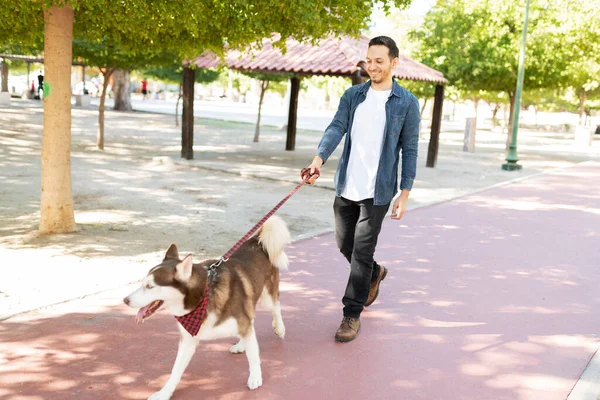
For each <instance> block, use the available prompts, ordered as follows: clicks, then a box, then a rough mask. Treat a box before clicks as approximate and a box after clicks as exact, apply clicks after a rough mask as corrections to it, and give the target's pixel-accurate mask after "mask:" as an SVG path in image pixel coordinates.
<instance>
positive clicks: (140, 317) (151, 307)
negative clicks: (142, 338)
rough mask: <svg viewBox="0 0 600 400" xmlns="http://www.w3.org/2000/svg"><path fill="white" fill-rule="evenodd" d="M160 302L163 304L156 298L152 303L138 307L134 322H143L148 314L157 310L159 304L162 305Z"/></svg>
mask: <svg viewBox="0 0 600 400" xmlns="http://www.w3.org/2000/svg"><path fill="white" fill-rule="evenodd" d="M162 304H163V301H162V300H156V301H153V302H152V303H150V304H148V305H147V306H144V307H142V308H140V309H139V311H138V313H137V315H136V316H135V322H136V323H138V324H139V323H140V322H144V319H146V318H148V317H149V316H151V315H152V314H154V313H155V312H156V310H158V309H159V308H160V306H162Z"/></svg>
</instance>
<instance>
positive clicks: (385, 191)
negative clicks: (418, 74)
mask: <svg viewBox="0 0 600 400" xmlns="http://www.w3.org/2000/svg"><path fill="white" fill-rule="evenodd" d="M370 86H371V81H367V82H366V83H363V84H361V85H355V86H352V87H351V88H349V89H348V90H346V92H345V93H344V95H343V96H342V98H341V99H340V105H339V107H338V110H337V113H336V114H335V117H334V118H333V121H332V122H331V124H329V126H328V127H327V129H326V130H325V133H324V134H323V138H322V139H321V142H320V143H319V148H318V151H317V155H318V156H319V157H321V158H322V159H323V162H326V161H327V159H328V158H329V156H330V155H331V153H333V151H334V150H335V149H336V147H337V146H338V144H339V143H340V141H341V140H342V138H343V137H344V135H346V140H345V143H344V150H343V152H342V156H341V158H340V162H339V164H338V167H337V171H336V173H335V180H334V182H335V188H336V196H340V195H341V193H342V191H343V189H344V185H345V183H346V170H347V168H348V160H349V158H350V149H351V148H352V138H351V135H350V130H351V129H352V122H353V121H354V112H355V111H356V108H357V107H358V105H359V104H360V103H362V102H363V101H365V99H366V98H367V91H368V90H369V87H370ZM385 115H386V122H385V128H384V138H383V145H382V148H381V157H380V159H379V168H378V169H377V176H376V178H375V194H374V199H373V204H375V205H385V204H388V203H390V202H391V201H392V199H393V198H394V196H395V195H396V193H398V164H399V160H400V151H402V175H401V180H400V190H403V189H408V190H410V189H412V185H413V181H414V179H415V175H416V173H417V153H418V147H419V124H420V122H421V116H420V112H419V102H418V100H417V98H416V97H415V96H414V95H413V94H412V93H410V92H409V91H408V90H406V89H404V88H403V87H401V86H400V85H398V83H397V82H396V81H395V80H394V82H393V86H392V91H391V93H390V97H389V98H388V100H387V102H386V103H385Z"/></svg>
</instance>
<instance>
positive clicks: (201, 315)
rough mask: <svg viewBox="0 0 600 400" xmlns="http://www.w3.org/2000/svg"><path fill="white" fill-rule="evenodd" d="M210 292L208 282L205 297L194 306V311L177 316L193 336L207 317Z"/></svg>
mask: <svg viewBox="0 0 600 400" xmlns="http://www.w3.org/2000/svg"><path fill="white" fill-rule="evenodd" d="M209 294H210V287H209V286H208V282H207V283H206V289H205V290H204V297H202V298H201V299H200V303H198V305H197V306H196V308H194V310H193V311H192V312H189V313H187V314H185V315H182V316H181V317H175V319H176V320H177V321H179V323H180V324H181V326H182V327H183V328H184V329H185V330H186V331H188V332H189V333H190V335H192V336H196V335H197V334H198V331H200V327H201V326H202V323H203V322H204V320H205V319H206V314H207V312H208V295H209Z"/></svg>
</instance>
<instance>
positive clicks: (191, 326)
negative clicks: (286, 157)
mask: <svg viewBox="0 0 600 400" xmlns="http://www.w3.org/2000/svg"><path fill="white" fill-rule="evenodd" d="M314 175H320V174H319V170H318V169H316V170H315V172H314V173H313V174H311V173H310V170H309V169H308V168H304V169H303V170H302V171H301V172H300V176H301V177H302V182H300V183H299V184H298V185H297V186H296V187H295V188H294V189H292V191H291V192H290V193H288V195H287V196H285V197H284V198H283V200H281V201H280V202H279V203H277V205H276V206H275V207H273V208H272V209H271V211H269V212H268V213H267V214H266V215H265V216H264V217H262V218H261V220H260V221H258V222H257V223H256V225H254V226H253V227H252V229H250V230H249V231H248V233H246V234H245V235H244V236H243V237H242V238H241V239H240V240H238V242H237V243H236V244H235V245H233V247H232V248H230V249H229V250H228V251H227V252H226V253H225V254H223V256H222V257H221V258H220V259H219V260H218V261H216V262H215V263H213V264H212V265H211V266H210V267H209V268H208V280H207V282H206V288H205V289H204V297H202V299H200V303H199V304H198V306H196V308H195V309H194V310H193V311H191V312H189V313H187V314H185V315H182V316H181V317H175V318H176V319H177V321H179V323H180V324H181V326H183V328H184V329H185V330H187V331H188V332H189V333H190V335H192V336H196V335H197V334H198V331H199V330H200V327H201V326H202V323H203V322H204V320H205V319H206V315H207V313H208V312H207V311H208V294H209V292H210V286H209V285H208V282H209V281H210V280H211V279H212V278H213V277H214V274H215V273H216V269H217V267H219V266H220V265H221V264H223V263H224V262H227V261H228V260H229V257H231V256H232V255H233V253H235V252H236V251H238V250H239V249H240V247H242V245H243V244H244V243H246V242H247V241H248V239H250V238H251V237H252V235H254V233H255V232H256V231H257V230H258V229H259V228H260V227H261V226H263V224H264V223H265V222H266V221H267V220H268V219H269V218H271V216H272V215H273V214H275V212H276V211H277V210H279V208H280V207H281V206H282V205H283V204H284V203H285V202H286V201H288V200H289V199H290V197H292V196H293V195H294V193H296V192H297V191H298V189H300V188H301V187H302V185H304V184H305V183H306V182H308V180H309V179H310V178H311V177H313V176H314Z"/></svg>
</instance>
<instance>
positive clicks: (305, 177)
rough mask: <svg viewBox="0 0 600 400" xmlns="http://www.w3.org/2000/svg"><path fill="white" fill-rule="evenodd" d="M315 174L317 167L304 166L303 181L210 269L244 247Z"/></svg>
mask: <svg viewBox="0 0 600 400" xmlns="http://www.w3.org/2000/svg"><path fill="white" fill-rule="evenodd" d="M314 175H317V176H318V175H320V173H319V170H318V169H315V172H314V173H313V174H311V173H310V170H309V169H308V168H304V169H302V171H300V177H301V178H302V182H300V183H299V184H298V185H297V186H296V187H295V188H294V189H292V191H291V192H289V193H288V195H287V196H285V197H284V198H283V200H281V201H280V202H279V203H277V205H276V206H275V207H273V208H272V209H271V211H269V212H268V213H267V214H266V215H265V216H264V217H262V218H261V220H260V221H258V222H257V223H256V225H254V226H253V227H252V229H250V230H249V231H248V233H246V234H245V235H244V236H243V237H242V238H241V239H240V240H238V242H237V243H236V244H234V245H233V247H232V248H230V249H229V250H228V251H227V252H226V253H225V254H223V256H222V257H221V258H220V259H219V261H217V262H215V263H214V264H213V265H211V266H210V267H209V269H210V270H211V271H214V270H215V269H216V268H217V267H218V266H219V265H221V264H222V263H224V262H227V260H229V257H231V256H232V255H233V253H235V252H236V251H238V250H239V249H240V247H242V245H243V244H244V243H246V241H248V239H250V238H251V237H252V235H254V233H255V232H256V231H257V230H258V229H259V228H260V227H261V226H263V224H264V223H265V222H267V220H268V219H269V218H271V216H272V215H273V214H275V212H277V210H279V208H280V207H281V206H282V205H283V204H284V203H285V202H286V201H288V200H289V199H290V197H292V196H293V195H294V193H296V192H297V191H298V189H300V188H301V187H302V185H304V184H305V183H306V182H308V180H309V179H310V178H312V177H313V176H314Z"/></svg>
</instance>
